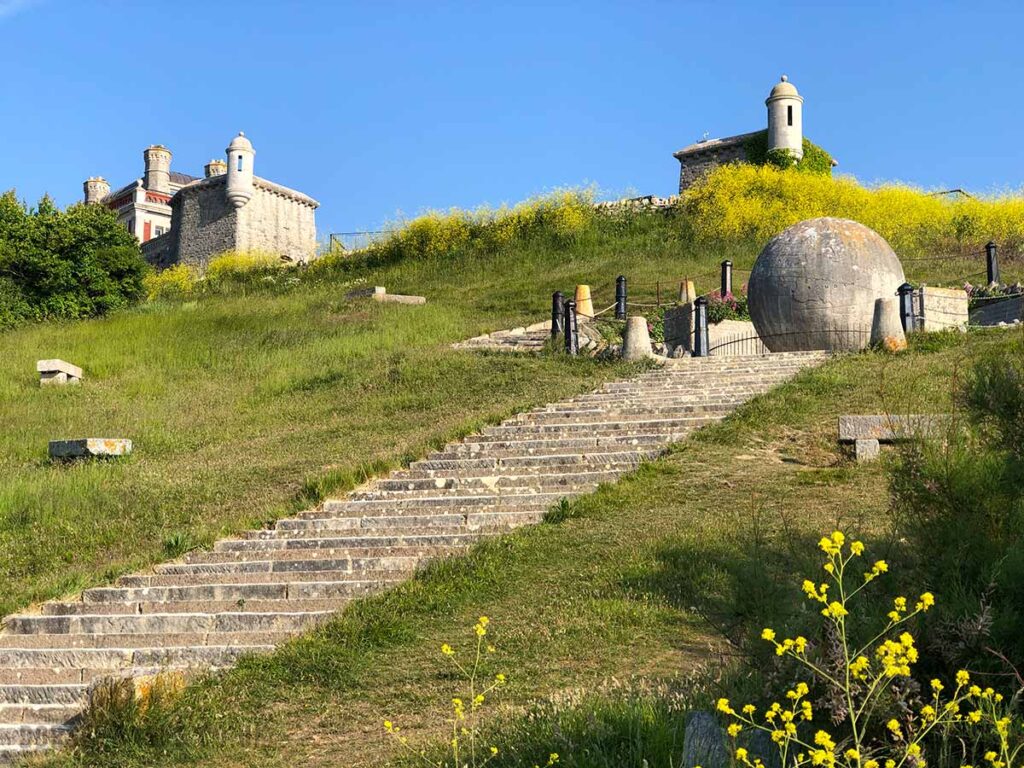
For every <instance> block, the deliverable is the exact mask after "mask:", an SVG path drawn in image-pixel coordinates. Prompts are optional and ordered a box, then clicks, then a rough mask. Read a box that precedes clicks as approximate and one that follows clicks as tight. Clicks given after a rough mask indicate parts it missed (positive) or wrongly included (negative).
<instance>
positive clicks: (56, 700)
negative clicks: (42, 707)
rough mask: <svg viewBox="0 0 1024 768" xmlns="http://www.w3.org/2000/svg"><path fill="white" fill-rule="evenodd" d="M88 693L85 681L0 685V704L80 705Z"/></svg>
mask: <svg viewBox="0 0 1024 768" xmlns="http://www.w3.org/2000/svg"><path fill="white" fill-rule="evenodd" d="M88 695H89V686H87V685H86V684H85V683H77V684H74V685H0V704H60V705H67V706H73V705H76V704H77V705H81V704H82V703H83V702H84V701H85V699H86V697H88Z"/></svg>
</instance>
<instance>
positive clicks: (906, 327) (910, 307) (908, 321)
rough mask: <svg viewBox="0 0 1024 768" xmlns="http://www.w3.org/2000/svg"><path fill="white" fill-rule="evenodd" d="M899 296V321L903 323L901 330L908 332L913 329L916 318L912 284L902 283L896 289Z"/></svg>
mask: <svg viewBox="0 0 1024 768" xmlns="http://www.w3.org/2000/svg"><path fill="white" fill-rule="evenodd" d="M896 294H897V295H898V296H899V297H900V321H901V322H902V323H903V332H904V333H910V332H911V331H913V330H915V326H916V320H915V319H914V286H912V285H911V284H910V283H904V284H903V285H901V286H900V287H899V288H897V289H896Z"/></svg>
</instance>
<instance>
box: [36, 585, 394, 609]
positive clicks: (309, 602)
mask: <svg viewBox="0 0 1024 768" xmlns="http://www.w3.org/2000/svg"><path fill="white" fill-rule="evenodd" d="M379 591H380V589H379V588H378V589H373V590H370V589H367V590H366V591H364V592H363V594H364V595H366V594H371V593H372V592H379ZM350 601H351V597H347V596H345V597H334V598H321V599H303V598H297V599H288V598H286V599H280V600H275V599H269V600H261V599H259V598H252V599H246V598H235V599H233V600H163V601H158V602H154V601H148V602H128V603H118V602H113V603H81V602H73V603H72V602H69V603H59V602H52V603H47V604H46V605H45V606H44V609H45V610H44V611H43V612H42V614H41V615H43V616H131V615H140V616H147V615H153V614H170V613H229V612H233V613H275V612H278V611H280V612H284V613H303V612H309V611H338V610H341V609H342V608H344V607H345V605H347V604H348V603H349V602H350Z"/></svg>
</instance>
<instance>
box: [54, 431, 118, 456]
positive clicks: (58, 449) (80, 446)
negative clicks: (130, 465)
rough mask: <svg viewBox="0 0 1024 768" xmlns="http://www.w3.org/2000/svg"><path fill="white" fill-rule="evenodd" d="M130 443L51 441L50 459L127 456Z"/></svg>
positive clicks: (93, 439) (98, 439) (88, 439)
mask: <svg viewBox="0 0 1024 768" xmlns="http://www.w3.org/2000/svg"><path fill="white" fill-rule="evenodd" d="M131 452H132V441H131V440H125V439H124V438H108V437H85V438H81V439H77V440H51V441H50V458H51V459H59V460H71V459H91V458H110V457H116V456H127V455H128V454H129V453H131Z"/></svg>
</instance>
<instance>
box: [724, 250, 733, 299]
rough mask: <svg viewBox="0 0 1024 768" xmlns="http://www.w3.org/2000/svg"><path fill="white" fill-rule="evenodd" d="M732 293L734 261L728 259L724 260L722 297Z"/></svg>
mask: <svg viewBox="0 0 1024 768" xmlns="http://www.w3.org/2000/svg"><path fill="white" fill-rule="evenodd" d="M731 293H732V262H731V261H729V260H728V259H726V260H725V261H723V262H722V298H723V299H724V298H725V297H726V296H728V295H729V294H731Z"/></svg>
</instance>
